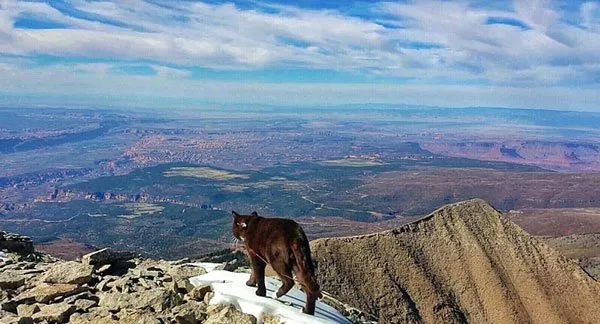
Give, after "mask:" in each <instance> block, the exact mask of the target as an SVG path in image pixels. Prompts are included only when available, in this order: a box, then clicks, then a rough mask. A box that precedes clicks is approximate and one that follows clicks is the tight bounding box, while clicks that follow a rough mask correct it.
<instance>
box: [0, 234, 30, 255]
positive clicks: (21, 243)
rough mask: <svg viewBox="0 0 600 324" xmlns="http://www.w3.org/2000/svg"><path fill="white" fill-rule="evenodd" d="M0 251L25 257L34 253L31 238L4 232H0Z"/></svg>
mask: <svg viewBox="0 0 600 324" xmlns="http://www.w3.org/2000/svg"><path fill="white" fill-rule="evenodd" d="M0 250H5V251H7V252H12V253H18V254H21V255H27V254H31V253H33V252H34V249H33V242H32V241H31V238H29V237H27V236H21V235H17V234H13V233H7V232H4V231H0Z"/></svg>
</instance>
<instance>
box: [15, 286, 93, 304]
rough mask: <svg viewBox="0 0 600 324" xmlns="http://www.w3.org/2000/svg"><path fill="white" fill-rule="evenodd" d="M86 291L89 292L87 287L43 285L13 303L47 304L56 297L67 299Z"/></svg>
mask: <svg viewBox="0 0 600 324" xmlns="http://www.w3.org/2000/svg"><path fill="white" fill-rule="evenodd" d="M85 290H87V288H86V287H81V286H77V285H71V284H54V285H49V284H41V285H38V286H36V287H35V288H33V289H30V290H27V291H25V292H23V293H21V294H19V295H18V296H17V297H15V298H14V299H13V300H12V301H13V302H15V303H16V304H22V303H31V302H34V301H35V302H38V303H47V302H49V301H51V300H53V299H54V298H56V297H59V296H60V297H67V296H71V295H74V294H78V293H80V292H83V291H85Z"/></svg>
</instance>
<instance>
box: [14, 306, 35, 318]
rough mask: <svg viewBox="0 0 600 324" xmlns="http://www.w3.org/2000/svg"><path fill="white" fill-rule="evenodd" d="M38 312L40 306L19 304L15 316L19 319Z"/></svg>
mask: <svg viewBox="0 0 600 324" xmlns="http://www.w3.org/2000/svg"><path fill="white" fill-rule="evenodd" d="M39 311H40V305H38V304H33V305H27V304H21V305H19V306H17V314H18V315H19V316H21V317H31V316H33V314H35V313H37V312H39Z"/></svg>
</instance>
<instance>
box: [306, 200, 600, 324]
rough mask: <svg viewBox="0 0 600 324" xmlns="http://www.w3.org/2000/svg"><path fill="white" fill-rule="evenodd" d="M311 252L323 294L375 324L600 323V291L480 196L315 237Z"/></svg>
mask: <svg viewBox="0 0 600 324" xmlns="http://www.w3.org/2000/svg"><path fill="white" fill-rule="evenodd" d="M311 247H312V250H313V257H314V259H315V261H316V262H317V265H318V271H317V273H318V275H319V281H320V282H321V285H322V287H323V288H324V289H325V290H327V291H329V292H330V293H333V294H335V295H336V296H337V297H338V298H340V299H341V300H344V301H345V302H347V303H349V304H352V305H353V306H356V307H358V308H360V309H363V310H365V311H367V312H370V313H372V314H375V316H377V317H379V319H380V321H381V322H382V323H437V322H444V323H466V322H470V323H528V322H536V323H542V322H543V323H564V322H569V323H593V321H594V319H597V318H600V311H599V310H597V309H595V308H596V307H595V305H597V304H598V302H600V284H599V283H598V282H596V281H594V280H593V278H591V277H590V276H589V275H588V274H587V273H585V272H584V271H583V270H582V269H581V268H580V267H579V266H578V265H577V264H576V263H575V262H574V261H573V260H570V259H567V258H566V257H564V256H562V255H560V253H558V252H557V251H555V250H554V249H552V248H550V247H549V246H547V245H545V244H543V243H541V242H540V241H538V240H537V239H536V238H534V237H532V236H531V235H529V234H527V233H526V232H525V231H524V230H523V229H521V228H520V227H518V226H517V225H515V224H514V223H512V222H511V221H510V220H508V219H507V218H505V217H504V216H502V215H501V214H500V213H499V212H498V211H497V210H496V209H494V208H493V207H492V206H490V205H489V204H487V203H486V202H485V201H483V200H481V199H474V200H468V201H463V202H459V203H456V204H451V205H447V206H444V207H442V208H440V209H438V210H436V211H434V212H433V213H431V214H429V215H428V216H426V217H424V218H421V219H419V220H416V221H415V222H412V223H409V224H406V225H404V226H401V227H400V228H397V229H393V230H388V231H385V232H380V233H375V234H368V235H361V236H352V237H342V238H324V239H318V240H315V241H313V242H311ZM349 255H351V256H352V257H351V258H348V257H347V256H349ZM366 264H370V265H371V266H370V267H368V266H361V265H366ZM340 278H344V280H340ZM565 300H567V301H568V302H565Z"/></svg>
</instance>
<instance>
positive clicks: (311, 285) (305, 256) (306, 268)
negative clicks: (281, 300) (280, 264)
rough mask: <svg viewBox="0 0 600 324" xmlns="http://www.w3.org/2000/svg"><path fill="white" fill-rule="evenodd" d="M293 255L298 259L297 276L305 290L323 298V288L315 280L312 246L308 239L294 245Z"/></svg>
mask: <svg viewBox="0 0 600 324" xmlns="http://www.w3.org/2000/svg"><path fill="white" fill-rule="evenodd" d="M292 253H294V258H295V259H296V266H297V269H298V273H296V276H297V277H298V279H299V280H300V283H301V284H302V285H303V286H304V288H305V289H307V290H308V291H310V292H311V293H312V294H314V295H315V296H316V297H317V298H322V297H323V294H321V287H319V284H318V283H317V280H316V278H315V267H314V265H313V263H312V258H311V255H310V246H309V245H308V240H307V239H306V237H305V238H304V240H299V241H298V242H295V243H293V244H292Z"/></svg>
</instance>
